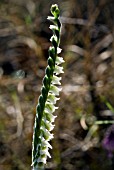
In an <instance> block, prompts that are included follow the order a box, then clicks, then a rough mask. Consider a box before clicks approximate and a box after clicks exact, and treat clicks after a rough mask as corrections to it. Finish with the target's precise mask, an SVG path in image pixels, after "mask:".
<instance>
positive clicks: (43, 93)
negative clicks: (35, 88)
mask: <svg viewBox="0 0 114 170" xmlns="http://www.w3.org/2000/svg"><path fill="white" fill-rule="evenodd" d="M47 93H48V92H47V89H46V88H45V87H44V86H43V87H42V96H43V97H44V99H46V98H47Z"/></svg>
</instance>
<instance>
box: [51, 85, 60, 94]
mask: <svg viewBox="0 0 114 170" xmlns="http://www.w3.org/2000/svg"><path fill="white" fill-rule="evenodd" d="M61 90H62V88H60V87H56V86H54V85H51V86H50V90H49V93H52V94H55V95H56V96H58V95H59V92H60V91H61Z"/></svg>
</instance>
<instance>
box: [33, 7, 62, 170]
mask: <svg viewBox="0 0 114 170" xmlns="http://www.w3.org/2000/svg"><path fill="white" fill-rule="evenodd" d="M59 12H60V11H59V8H58V6H57V5H56V4H55V5H52V6H51V13H52V15H53V16H49V17H48V19H49V20H50V21H51V22H53V24H54V25H50V29H51V30H52V31H53V35H52V37H51V39H50V41H51V42H52V46H51V47H50V48H49V58H48V62H47V63H48V65H47V68H46V70H45V76H44V78H43V85H42V89H41V95H40V96H39V100H38V105H37V107H36V117H35V123H34V132H33V143H32V167H33V170H41V169H44V165H45V164H46V160H47V157H51V156H50V154H49V151H48V150H49V148H50V149H52V146H51V145H50V144H49V141H50V140H51V139H52V138H53V134H52V133H51V131H52V130H53V128H54V124H53V122H54V120H55V118H56V116H54V115H53V112H54V111H55V110H56V109H58V107H55V106H54V105H55V104H56V101H57V100H59V98H58V97H57V96H59V92H60V91H61V88H60V87H59V85H61V82H60V81H61V77H60V76H59V75H60V74H61V73H63V67H61V66H59V65H60V64H62V63H63V62H64V60H63V58H62V57H59V56H58V54H59V53H60V52H61V49H60V48H59V43H60V31H61V23H60V21H59Z"/></svg>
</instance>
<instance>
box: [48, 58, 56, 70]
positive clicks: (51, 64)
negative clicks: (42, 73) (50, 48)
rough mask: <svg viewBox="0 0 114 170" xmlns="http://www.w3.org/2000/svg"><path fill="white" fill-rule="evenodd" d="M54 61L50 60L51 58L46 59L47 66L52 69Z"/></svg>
mask: <svg viewBox="0 0 114 170" xmlns="http://www.w3.org/2000/svg"><path fill="white" fill-rule="evenodd" d="M54 64H55V63H54V61H53V59H52V58H51V57H49V58H48V65H49V66H50V67H51V68H52V67H54Z"/></svg>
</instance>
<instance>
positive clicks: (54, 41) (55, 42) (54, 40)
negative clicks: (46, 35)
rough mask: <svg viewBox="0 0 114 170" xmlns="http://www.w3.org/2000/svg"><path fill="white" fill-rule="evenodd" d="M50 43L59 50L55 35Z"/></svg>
mask: <svg viewBox="0 0 114 170" xmlns="http://www.w3.org/2000/svg"><path fill="white" fill-rule="evenodd" d="M50 41H51V42H52V44H53V46H54V47H55V49H57V46H58V39H57V37H56V36H55V35H53V36H52V37H51V39H50Z"/></svg>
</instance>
